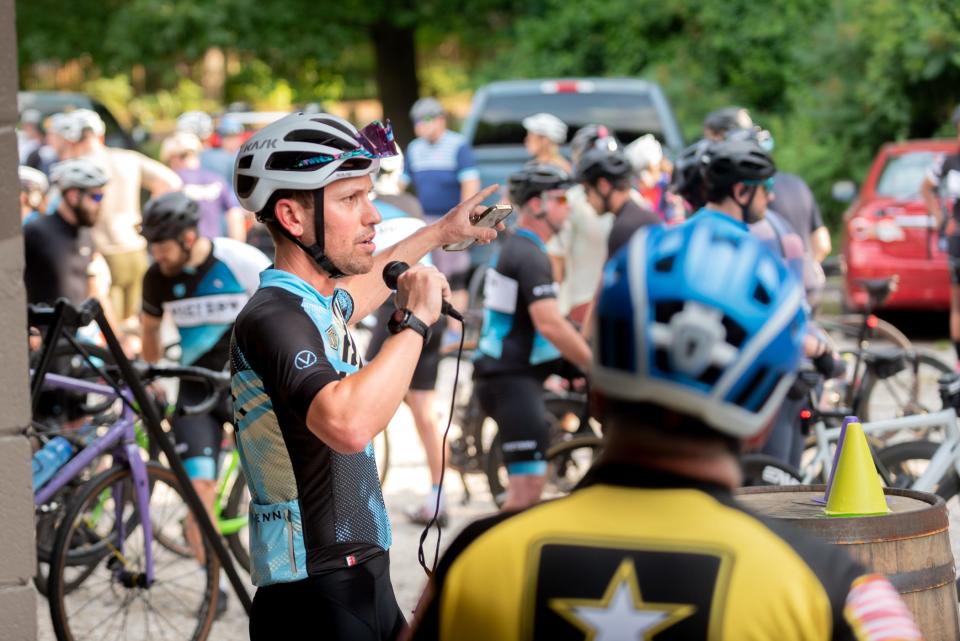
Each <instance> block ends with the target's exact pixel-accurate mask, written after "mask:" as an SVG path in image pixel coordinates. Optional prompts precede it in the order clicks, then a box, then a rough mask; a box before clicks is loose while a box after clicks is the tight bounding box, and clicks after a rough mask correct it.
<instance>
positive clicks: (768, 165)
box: [703, 139, 777, 188]
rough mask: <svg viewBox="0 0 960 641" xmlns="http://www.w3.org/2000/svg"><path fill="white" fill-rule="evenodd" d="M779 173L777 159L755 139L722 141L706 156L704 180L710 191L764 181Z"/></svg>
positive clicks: (704, 155) (707, 151)
mask: <svg viewBox="0 0 960 641" xmlns="http://www.w3.org/2000/svg"><path fill="white" fill-rule="evenodd" d="M775 173H777V167H776V165H774V164H773V159H772V158H771V157H770V155H769V154H767V152H765V151H764V150H763V148H762V147H760V145H759V144H758V143H757V142H756V141H754V140H749V139H746V140H744V139H740V140H721V141H719V142H715V143H713V144H711V145H710V146H709V147H708V148H707V149H706V151H705V152H704V154H703V178H704V180H705V181H706V183H707V187H708V188H719V187H732V186H733V185H735V184H737V183H741V182H745V181H762V180H766V179H767V178H770V177H771V176H773V175H774V174H775Z"/></svg>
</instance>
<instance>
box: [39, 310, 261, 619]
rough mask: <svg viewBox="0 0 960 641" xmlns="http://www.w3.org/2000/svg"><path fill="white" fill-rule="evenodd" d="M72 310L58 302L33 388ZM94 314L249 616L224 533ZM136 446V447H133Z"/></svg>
mask: <svg viewBox="0 0 960 641" xmlns="http://www.w3.org/2000/svg"><path fill="white" fill-rule="evenodd" d="M68 311H73V307H72V306H70V305H69V304H67V303H66V301H63V300H61V301H58V303H57V305H56V306H55V307H54V314H53V320H52V322H51V323H50V326H51V327H50V330H48V332H47V334H46V336H45V337H44V351H43V352H42V355H41V359H40V360H41V362H40V367H39V368H38V369H37V371H36V372H35V373H34V379H33V381H32V383H33V384H32V388H31V389H35V390H39V389H40V381H42V380H43V379H42V377H44V376H46V374H47V371H46V370H47V369H49V366H50V360H51V359H50V358H49V356H50V355H51V354H52V350H53V348H54V346H55V345H56V336H57V334H54V333H53V330H54V329H58V330H62V329H63V327H64V315H65V314H66V313H67V312H68ZM91 311H92V312H93V314H92V315H93V320H94V321H95V322H96V323H97V326H98V327H99V328H100V332H101V333H102V334H103V337H104V339H105V340H106V342H107V347H108V348H109V350H110V353H111V355H112V356H113V358H114V361H115V362H116V364H117V367H118V369H119V370H120V374H121V378H122V380H123V381H125V382H126V384H127V385H128V386H129V392H130V394H131V395H132V396H133V399H135V400H136V402H137V404H138V406H139V407H140V412H141V417H142V419H143V425H144V426H145V427H146V428H147V432H148V433H149V434H150V438H152V439H153V441H154V443H156V444H157V446H158V447H159V448H160V450H161V451H162V452H163V453H164V455H165V456H166V457H167V462H168V465H169V467H170V470H171V471H172V472H173V474H174V476H175V477H176V478H177V482H178V483H179V484H180V488H181V491H182V492H183V497H184V498H185V499H186V501H187V506H188V507H189V508H190V512H191V514H192V515H193V518H194V519H196V522H197V525H199V526H200V531H201V532H202V533H203V536H204V538H205V539H206V541H207V543H208V544H209V545H210V547H211V548H212V549H213V553H214V554H216V555H217V558H218V559H219V560H220V565H221V567H222V568H223V569H224V571H225V572H226V573H227V578H228V579H230V584H231V585H232V586H233V589H234V591H235V592H236V594H237V597H238V598H239V599H240V603H241V604H242V605H243V609H244V610H245V611H246V613H247V616H249V615H250V609H251V608H252V606H253V603H252V601H251V600H250V595H249V594H248V593H247V589H246V587H245V586H244V584H243V580H242V579H241V578H240V575H239V573H237V568H236V566H235V565H234V564H233V558H232V557H231V556H230V553H229V552H228V551H227V548H226V546H225V545H224V543H223V538H222V537H221V536H220V533H219V532H217V529H216V527H214V525H213V521H211V520H210V515H209V514H208V513H207V509H206V507H205V506H204V505H203V502H202V501H201V500H200V497H199V496H198V495H197V492H196V490H195V489H194V488H193V483H192V482H191V480H190V477H189V476H188V475H187V471H186V470H185V469H184V467H183V461H182V460H181V459H180V455H179V454H178V453H177V451H176V448H175V447H174V445H173V442H172V441H171V440H170V439H169V438H167V436H166V434H165V433H164V431H163V427H162V426H161V417H160V415H159V414H158V413H157V408H156V406H155V405H154V404H153V403H152V402H150V397H149V396H148V395H147V391H146V389H145V388H144V386H143V383H142V382H141V381H140V377H139V376H138V375H137V372H136V371H135V370H134V368H133V365H132V364H131V362H130V360H129V359H128V358H127V356H126V354H125V353H124V352H123V348H122V347H121V346H120V341H119V340H118V339H117V336H116V334H114V333H113V328H112V327H110V323H109V322H107V319H106V317H105V316H104V315H103V309H102V308H101V307H100V306H99V305H98V304H95V303H94V304H93V307H92V310H91ZM50 339H52V340H50ZM38 379H39V380H38ZM34 403H36V396H34ZM133 446H134V447H135V444H133ZM138 456H139V455H138ZM131 458H133V457H131ZM147 489H148V488H144V490H145V491H146V490H147ZM138 491H140V490H138ZM121 527H122V526H121Z"/></svg>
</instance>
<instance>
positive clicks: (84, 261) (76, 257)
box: [23, 158, 107, 305]
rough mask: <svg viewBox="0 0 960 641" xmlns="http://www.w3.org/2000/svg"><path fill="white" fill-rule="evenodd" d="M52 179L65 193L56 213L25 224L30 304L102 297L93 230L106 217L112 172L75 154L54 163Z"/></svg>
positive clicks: (78, 301) (26, 282)
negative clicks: (97, 280)
mask: <svg viewBox="0 0 960 641" xmlns="http://www.w3.org/2000/svg"><path fill="white" fill-rule="evenodd" d="M51 178H52V182H53V184H54V186H55V187H57V189H58V190H59V192H60V194H61V197H60V202H59V205H58V206H57V209H56V211H54V212H53V213H52V214H51V215H49V216H40V217H38V218H36V219H35V220H33V221H31V222H29V223H27V224H26V225H24V227H23V241H24V259H25V268H24V271H23V280H24V284H25V285H26V288H27V302H28V303H47V304H53V303H54V302H56V300H57V299H58V298H61V297H65V298H67V299H69V300H70V302H71V303H73V304H74V305H79V304H80V303H82V302H83V301H84V300H86V299H87V298H90V297H91V296H93V297H96V286H95V283H94V272H93V271H92V270H91V268H90V267H91V263H92V262H93V258H94V250H93V239H92V237H91V235H90V228H91V227H93V225H95V224H96V222H97V219H98V217H99V215H100V202H101V201H102V200H103V186H104V185H106V184H107V174H106V172H104V170H103V169H102V168H101V167H100V166H99V165H97V164H96V163H94V162H93V161H92V160H90V159H88V158H75V159H72V160H66V161H64V162H61V163H59V164H57V165H54V166H53V168H52V170H51Z"/></svg>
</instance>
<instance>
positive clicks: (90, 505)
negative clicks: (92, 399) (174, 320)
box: [34, 368, 220, 640]
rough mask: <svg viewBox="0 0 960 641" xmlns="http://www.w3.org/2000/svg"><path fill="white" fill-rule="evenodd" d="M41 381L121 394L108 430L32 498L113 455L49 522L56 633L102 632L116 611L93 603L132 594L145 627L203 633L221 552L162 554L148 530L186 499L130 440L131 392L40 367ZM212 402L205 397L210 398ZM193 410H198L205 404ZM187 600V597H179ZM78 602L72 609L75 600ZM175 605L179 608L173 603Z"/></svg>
mask: <svg viewBox="0 0 960 641" xmlns="http://www.w3.org/2000/svg"><path fill="white" fill-rule="evenodd" d="M149 372H150V373H151V374H159V375H178V376H185V377H194V378H198V379H200V380H209V379H208V378H207V377H211V376H215V375H216V373H214V372H209V371H207V370H199V369H197V368H177V369H176V370H173V369H166V370H164V371H162V372H161V371H160V370H157V369H152V370H149ZM44 386H50V387H57V388H61V389H67V390H71V391H76V392H82V393H87V394H96V395H99V396H102V397H104V398H107V399H112V400H114V401H117V400H119V401H121V402H123V401H125V402H123V406H122V410H121V414H120V416H119V417H118V418H117V420H116V421H114V422H113V423H112V424H111V425H110V426H109V427H108V428H107V429H106V433H104V434H102V435H97V437H96V438H94V439H93V440H92V441H91V442H90V443H88V444H87V445H86V446H85V447H84V448H83V449H82V450H81V451H80V452H79V453H77V454H76V455H75V456H74V457H73V458H72V459H71V460H70V461H69V462H67V463H66V465H64V466H63V467H62V468H61V469H60V470H58V471H57V473H56V474H55V475H54V476H53V478H52V479H50V481H49V482H47V483H46V484H45V485H44V486H43V487H42V488H40V489H39V490H38V492H37V493H36V496H35V499H34V502H35V504H36V505H37V506H40V505H44V504H47V503H49V501H50V500H51V499H53V497H54V496H56V494H57V493H58V492H59V491H60V490H62V489H63V488H64V487H66V486H67V485H68V483H69V482H70V481H71V480H72V479H74V478H76V477H77V476H78V475H79V474H80V473H81V472H83V470H85V469H87V468H88V467H89V466H90V464H91V463H92V462H93V461H94V460H95V459H97V458H98V457H100V456H101V455H103V454H109V455H110V456H111V457H112V459H113V465H112V466H111V467H110V468H109V469H107V470H105V471H103V472H100V473H99V474H97V475H96V476H95V477H94V478H93V479H91V480H89V481H87V482H86V483H84V484H83V485H81V486H80V487H79V488H78V489H77V490H76V491H75V493H74V496H73V497H72V499H71V500H70V502H69V504H68V505H67V507H66V509H65V511H64V513H63V517H62V520H61V522H60V525H59V527H58V529H57V533H56V538H55V541H54V544H53V549H52V552H51V554H50V574H49V579H48V586H47V587H48V594H49V602H50V614H51V618H52V621H53V627H54V632H55V633H56V635H57V638H58V639H61V640H64V639H71V640H73V639H84V638H98V639H99V638H103V635H104V633H105V631H104V627H105V625H109V624H112V623H114V622H116V621H118V620H119V617H110V616H107V617H105V618H104V617H98V616H95V615H94V616H91V613H92V610H94V609H96V608H97V607H103V608H105V609H104V610H103V612H102V613H101V614H103V615H106V614H107V613H108V612H113V611H116V612H119V610H120V609H123V608H124V607H125V606H128V605H131V604H133V602H134V601H137V602H138V603H137V605H138V606H140V609H141V610H142V612H143V614H144V620H145V626H144V627H145V628H146V629H147V630H149V629H150V627H151V626H150V619H151V617H153V618H154V619H155V625H158V626H161V625H162V626H167V627H172V628H175V629H176V631H177V632H178V633H179V635H178V636H182V637H184V638H191V639H204V638H206V636H207V634H208V633H209V630H210V626H211V625H212V623H213V618H214V615H215V613H216V601H217V598H218V577H219V572H220V566H219V560H218V559H217V557H216V556H215V555H213V554H211V553H210V551H209V549H208V550H207V553H206V554H205V558H204V562H203V563H202V564H198V563H197V561H196V560H194V559H192V558H191V559H184V558H183V557H181V556H180V555H177V554H173V553H170V551H169V550H167V549H166V548H165V547H164V546H163V545H161V544H160V543H159V541H157V540H156V537H155V536H154V533H155V532H156V531H164V530H165V529H167V530H169V529H170V528H176V527H179V524H180V515H181V514H182V513H183V510H184V505H185V500H184V498H183V495H182V489H181V488H180V486H179V483H177V481H176V479H175V478H174V476H173V474H172V472H170V470H168V469H166V468H164V467H162V466H160V465H159V464H157V463H155V462H148V461H145V460H144V457H143V456H142V454H141V452H142V450H141V448H140V445H139V444H138V443H137V441H136V434H135V429H134V425H135V413H134V411H133V407H132V404H131V403H130V401H131V396H130V395H129V392H127V391H124V390H122V394H118V393H117V391H116V390H114V388H113V387H110V386H107V385H103V384H100V383H92V382H89V381H84V380H79V379H72V378H70V377H66V376H59V375H56V374H47V375H46V376H45V379H44ZM214 401H215V397H212V398H211V400H210V405H212V404H213V402H214ZM196 410H197V411H203V408H200V407H198V408H196ZM184 564H186V567H187V568H188V569H187V570H186V571H185V567H184ZM168 581H169V582H170V583H171V584H174V585H175V586H176V588H175V590H176V591H174V588H170V587H169V586H168V585H167V582H168ZM103 586H105V587H103ZM198 586H199V587H198ZM101 587H102V588H103V589H102V590H100V588H101ZM97 590H99V591H97ZM165 591H166V592H165ZM91 592H93V595H92V596H91ZM118 593H120V595H121V599H122V603H121V606H120V607H119V608H117V607H115V606H116V601H115V599H114V598H115V597H116V596H118ZM164 594H165V595H166V598H164ZM103 596H107V597H108V598H107V601H106V603H103V602H97V601H98V598H99V597H103ZM191 598H192V599H193V600H194V601H195V603H190V604H187V603H186V601H187V600H190V599H191ZM77 602H79V603H80V604H81V606H80V607H75V604H76V603H77ZM178 605H179V606H183V607H182V608H180V607H173V609H172V610H171V607H172V606H178ZM71 606H74V607H71ZM173 610H176V611H178V612H179V615H178V614H174V612H173ZM81 611H82V612H83V617H84V618H85V619H87V620H88V621H89V620H93V621H94V624H93V625H92V626H91V627H90V628H89V629H87V628H85V627H84V626H83V623H82V622H79V624H78V621H79V619H78V617H77V615H78V614H80V612H81ZM161 611H162V614H161ZM130 614H131V612H130V610H125V611H124V616H123V617H122V622H123V625H124V626H126V624H127V623H128V621H129V620H130Z"/></svg>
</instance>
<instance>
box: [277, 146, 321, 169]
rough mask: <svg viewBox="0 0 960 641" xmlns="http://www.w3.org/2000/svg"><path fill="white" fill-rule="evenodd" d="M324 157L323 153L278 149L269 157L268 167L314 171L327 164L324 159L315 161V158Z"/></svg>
mask: <svg viewBox="0 0 960 641" xmlns="http://www.w3.org/2000/svg"><path fill="white" fill-rule="evenodd" d="M322 157H323V154H314V153H304V152H302V151H277V152H275V153H272V154H270V157H269V158H267V163H266V168H267V169H279V170H281V171H313V170H315V169H317V167H319V166H321V165H323V164H325V163H324V162H323V161H322V160H319V161H314V159H315V158H318V159H319V158H322Z"/></svg>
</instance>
